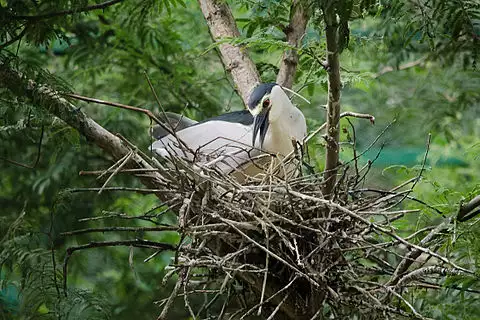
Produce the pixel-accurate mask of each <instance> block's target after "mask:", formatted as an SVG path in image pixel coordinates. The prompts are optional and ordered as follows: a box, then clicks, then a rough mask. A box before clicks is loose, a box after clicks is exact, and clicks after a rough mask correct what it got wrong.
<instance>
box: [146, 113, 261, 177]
mask: <svg viewBox="0 0 480 320" xmlns="http://www.w3.org/2000/svg"><path fill="white" fill-rule="evenodd" d="M252 132H253V126H252V125H244V124H241V123H235V122H228V121H220V120H212V121H207V122H202V123H198V124H196V125H194V126H191V127H187V128H185V129H183V130H180V131H178V132H177V133H176V136H177V137H178V139H180V140H181V141H183V142H184V143H185V145H186V146H187V147H188V148H189V149H190V150H191V152H189V151H188V150H185V148H182V147H181V143H179V141H178V140H177V139H176V138H175V137H174V136H172V135H167V136H165V137H163V138H161V139H160V140H158V141H155V142H154V143H153V144H152V145H151V150H152V151H153V152H155V153H156V154H158V155H159V156H162V157H166V156H169V155H175V156H179V157H183V158H187V159H189V160H193V158H194V156H195V160H196V162H199V163H201V164H202V165H206V166H209V167H215V168H217V169H220V170H221V171H222V172H225V173H229V172H231V171H232V170H236V169H238V168H240V167H241V166H242V165H244V164H245V163H246V162H248V161H249V159H250V158H251V157H254V156H256V155H258V154H259V153H260V152H259V151H257V150H254V149H253V148H252V147H251V145H252Z"/></svg>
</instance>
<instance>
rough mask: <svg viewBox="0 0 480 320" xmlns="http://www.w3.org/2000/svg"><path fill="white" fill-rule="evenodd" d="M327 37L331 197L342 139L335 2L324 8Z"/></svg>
mask: <svg viewBox="0 0 480 320" xmlns="http://www.w3.org/2000/svg"><path fill="white" fill-rule="evenodd" d="M323 16H324V20H325V25H326V39H327V72H328V102H327V133H326V141H327V148H326V157H325V173H324V179H325V185H324V189H323V194H324V196H325V197H326V198H329V197H330V196H331V194H332V191H333V189H334V187H335V182H336V177H337V166H338V155H339V150H340V148H339V139H340V88H341V82H340V63H339V59H338V56H339V54H338V22H337V14H336V12H335V8H334V7H333V4H330V5H327V7H325V8H323Z"/></svg>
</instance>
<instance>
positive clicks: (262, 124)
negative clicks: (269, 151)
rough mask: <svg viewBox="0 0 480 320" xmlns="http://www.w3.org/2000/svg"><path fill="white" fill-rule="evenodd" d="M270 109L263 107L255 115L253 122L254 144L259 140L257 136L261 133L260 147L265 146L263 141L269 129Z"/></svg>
mask: <svg viewBox="0 0 480 320" xmlns="http://www.w3.org/2000/svg"><path fill="white" fill-rule="evenodd" d="M269 111H270V110H268V109H263V110H262V111H260V113H259V114H257V115H256V116H255V120H254V124H253V139H252V146H255V141H257V136H258V134H259V133H260V148H261V147H262V146H263V141H264V140H265V135H266V134H267V130H268V112H269Z"/></svg>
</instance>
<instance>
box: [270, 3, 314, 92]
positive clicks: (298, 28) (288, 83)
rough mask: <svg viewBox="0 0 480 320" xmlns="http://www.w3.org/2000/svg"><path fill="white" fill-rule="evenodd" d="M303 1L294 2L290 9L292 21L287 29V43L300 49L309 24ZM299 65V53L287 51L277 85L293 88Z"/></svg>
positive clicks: (293, 50)
mask: <svg viewBox="0 0 480 320" xmlns="http://www.w3.org/2000/svg"><path fill="white" fill-rule="evenodd" d="M305 6H306V4H305V3H304V2H303V1H302V0H294V1H293V3H292V6H291V8H290V16H291V20H290V23H289V24H288V26H287V27H286V28H285V30H284V31H285V34H286V36H287V42H288V44H289V45H290V46H291V47H295V48H298V47H299V46H300V42H301V40H302V37H303V35H304V34H305V29H306V28H307V22H308V18H309V16H308V11H307V8H305ZM297 65H298V53H297V50H296V49H287V50H286V51H285V52H284V53H283V56H282V62H281V64H280V70H279V71H278V75H277V83H278V84H280V85H282V86H284V87H287V88H292V85H293V81H294V80H295V74H296V71H297Z"/></svg>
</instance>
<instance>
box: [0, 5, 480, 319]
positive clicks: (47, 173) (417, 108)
mask: <svg viewBox="0 0 480 320" xmlns="http://www.w3.org/2000/svg"><path fill="white" fill-rule="evenodd" d="M98 3H100V2H98ZM325 3H326V2H325V1H313V2H312V3H311V4H310V6H309V10H310V11H311V15H312V19H311V21H310V23H309V24H308V27H307V31H306V34H305V36H304V37H303V38H302V42H301V47H300V49H299V54H300V63H299V65H298V72H297V76H296V81H295V85H294V89H296V90H298V91H299V92H300V93H301V94H302V95H304V96H306V97H307V98H308V99H309V100H311V102H312V103H311V104H310V105H307V104H305V103H304V102H302V101H301V100H294V101H295V102H296V103H298V104H299V105H300V107H301V109H302V110H303V112H304V113H305V115H306V116H307V121H308V125H309V128H310V129H314V128H316V127H317V126H318V125H320V124H321V123H323V121H324V113H325V112H324V105H325V103H326V85H327V76H326V71H325V70H324V69H323V68H322V66H321V62H322V61H323V60H324V59H325V43H324V41H325V35H324V26H323V24H322V23H321V19H320V17H319V15H320V11H319V9H318V8H319V7H320V6H322V5H325ZM92 4H95V2H94V1H88V0H76V1H66V0H61V1H53V0H41V1H29V0H17V1H12V0H0V44H1V45H0V48H1V49H0V59H1V61H2V63H8V64H9V65H10V66H13V67H14V68H15V69H16V70H19V71H21V72H22V73H23V74H24V75H25V76H27V77H30V78H33V79H36V80H37V81H40V82H43V83H48V84H49V85H51V86H53V87H55V88H57V89H58V90H60V91H67V92H75V93H78V94H81V95H85V96H89V97H95V98H98V99H104V100H108V101H114V102H120V103H124V104H129V105H134V106H141V107H143V108H147V109H150V110H152V111H154V112H159V111H160V107H159V106H158V105H157V103H156V102H155V99H154V97H153V95H152V93H151V91H150V88H149V86H148V83H147V81H146V76H145V75H148V77H149V78H150V79H151V81H152V83H153V86H154V88H155V90H156V92H157V94H158V95H159V97H160V101H161V104H162V107H163V108H164V109H165V110H168V111H173V112H178V113H183V114H185V115H186V116H189V117H192V118H195V119H197V120H201V119H205V118H208V117H210V116H213V115H217V114H220V113H223V112H227V111H230V110H240V109H242V108H243V106H242V104H241V99H239V97H238V96H237V95H236V94H235V91H234V89H233V87H232V81H231V79H229V78H228V76H227V74H226V72H225V70H224V68H223V66H222V64H221V62H220V59H219V57H218V55H217V52H216V47H215V46H214V45H212V43H211V39H210V35H209V32H208V29H207V26H206V23H205V21H204V18H203V16H202V14H201V11H200V9H199V7H198V4H197V3H196V2H194V1H181V0H163V1H156V0H148V1H139V0H137V1H123V2H120V3H117V4H115V5H113V6H111V7H108V8H105V9H104V10H92V11H89V12H78V11H79V9H80V8H85V7H86V6H88V5H92ZM229 4H230V5H231V8H232V10H233V12H234V16H235V17H236V18H237V23H238V26H239V28H240V31H241V37H240V38H239V39H235V40H232V41H234V42H235V43H240V44H243V45H245V47H246V48H248V50H249V51H250V53H251V55H252V57H253V59H254V61H255V62H256V64H257V67H258V69H259V71H260V73H261V76H262V80H263V81H265V82H269V81H273V80H274V79H275V76H276V72H277V71H278V67H279V63H280V59H281V55H282V52H283V50H284V49H285V48H287V47H288V46H287V44H286V42H285V35H284V33H283V31H282V30H284V27H285V26H286V25H287V24H288V21H289V17H290V14H291V13H290V3H289V1H276V0H262V1H249V0H236V1H229ZM337 4H338V5H339V6H340V8H341V9H342V10H341V12H343V15H344V17H343V19H342V23H343V24H342V27H343V29H342V30H343V33H342V34H343V36H342V37H341V39H340V40H341V42H342V43H343V47H344V50H343V52H342V55H341V66H342V70H341V76H342V83H343V91H342V108H343V110H348V111H355V112H365V113H370V114H373V115H375V117H376V125H375V126H371V125H370V124H368V123H367V122H366V121H365V122H364V121H363V120H355V121H353V122H354V125H355V130H356V138H357V141H356V142H357V147H358V149H359V150H360V151H363V150H365V149H366V148H367V147H368V146H369V145H370V143H371V142H372V141H373V140H374V139H375V138H376V137H377V136H378V135H379V134H380V133H381V132H382V131H383V129H384V128H385V127H386V126H387V125H388V124H389V123H390V122H392V121H393V120H394V119H395V120H396V122H395V123H394V124H393V125H392V126H391V127H390V128H389V129H388V130H387V131H386V133H385V134H384V135H382V136H381V137H380V139H379V142H378V143H377V144H376V145H375V146H374V148H373V149H372V150H371V151H369V152H367V153H365V155H364V156H362V157H361V159H360V163H361V164H365V163H366V162H367V161H368V160H369V159H370V160H372V159H374V158H375V157H376V154H377V152H378V150H379V148H380V146H382V145H383V146H384V149H383V151H382V152H381V153H380V156H379V158H378V159H377V160H376V162H375V163H374V166H373V169H372V170H371V174H370V176H369V178H368V179H367V185H369V186H371V187H387V188H388V187H392V186H394V185H396V184H397V183H399V182H400V181H403V180H405V179H407V178H411V177H414V176H415V175H416V174H418V172H419V170H420V167H419V163H420V162H421V158H422V157H423V153H424V152H425V149H426V143H425V141H426V137H427V135H428V133H431V134H432V141H431V144H430V150H429V157H428V162H427V167H426V172H425V174H424V178H423V179H422V181H421V182H420V183H418V185H417V186H416V189H415V191H414V196H415V197H417V198H418V199H420V200H422V201H425V202H426V203H428V204H430V205H431V206H433V207H435V208H437V209H439V210H441V211H442V212H443V213H444V215H446V216H451V215H455V214H456V210H457V209H458V206H459V203H460V202H461V201H464V200H469V199H471V198H473V197H474V196H475V195H477V194H479V193H480V184H479V181H480V161H479V157H480V139H479V138H478V137H479V136H480V118H479V110H480V74H479V72H478V69H477V61H478V51H479V48H480V7H479V5H478V3H477V2H476V1H457V0H455V1H418V2H415V3H413V2H409V3H405V2H404V1H340V2H338V3H337ZM64 10H71V11H72V12H74V13H73V14H68V15H58V16H51V17H50V16H49V14H51V13H52V12H61V11H64ZM347 20H349V22H348V24H347V23H346V21H347ZM348 31H349V32H348ZM17 35H21V36H22V39H21V41H11V40H12V39H15V37H16V36H17ZM229 41H230V40H229ZM10 42H11V43H10ZM3 44H5V45H3ZM72 102H73V103H74V104H75V105H77V106H78V107H80V108H82V110H83V111H84V112H86V113H87V114H88V115H89V116H91V117H92V118H94V119H95V120H96V121H97V122H99V123H100V124H101V125H102V126H104V127H105V128H107V129H108V130H110V131H111V132H114V133H120V134H121V135H122V136H124V137H126V138H127V139H128V140H130V141H131V142H133V143H134V144H136V145H137V146H139V147H140V148H142V149H143V150H146V149H147V146H148V145H149V144H150V143H151V138H150V137H149V126H150V122H149V120H148V119H147V118H146V117H145V116H143V115H139V114H137V113H134V112H129V111H126V110H121V109H115V108H111V107H106V106H102V105H96V104H86V103H82V102H78V101H72ZM0 125H1V126H0V141H1V142H0V157H1V160H0V168H1V175H0V205H1V207H2V210H1V214H0V235H1V240H0V248H1V251H0V252H1V253H0V267H1V269H0V285H1V286H0V315H1V318H3V319H19V318H20V319H30V318H38V317H40V318H45V319H50V318H51V319H53V318H61V319H80V318H85V319H95V318H98V319H105V318H109V317H112V318H115V319H131V318H133V317H137V318H141V319H148V318H154V317H156V316H158V313H159V312H160V308H158V307H157V306H156V305H155V304H154V302H155V301H158V300H161V299H163V298H165V297H166V296H168V294H169V292H170V290H171V285H170V284H169V283H167V284H164V283H162V278H163V276H164V274H165V267H166V266H167V265H168V264H169V263H170V261H171V256H170V255H169V254H168V253H161V254H159V255H158V256H156V257H155V258H154V259H152V260H150V261H148V262H143V261H144V259H146V258H147V257H149V256H150V255H151V254H152V252H151V251H149V250H145V249H138V248H135V249H133V248H128V247H118V248H99V249H93V250H88V251H84V252H78V253H75V254H74V256H73V258H72V259H71V261H70V263H69V273H68V284H69V289H68V295H67V297H65V296H64V295H63V289H62V288H61V286H62V280H63V279H62V277H63V276H62V272H61V271H62V270H61V264H62V259H63V257H64V254H65V249H66V248H67V247H68V246H72V245H77V244H83V243H88V242H91V241H103V240H120V239H142V238H143V239H149V240H155V241H163V242H171V243H177V242H178V241H179V239H178V235H176V234H175V233H152V232H150V233H145V234H131V233H130V234H128V233H99V234H84V235H78V236H75V237H69V238H65V237H62V236H61V235H60V233H62V232H65V231H70V230H74V229H81V228H88V227H93V226H95V227H101V226H111V225H115V226H151V225H152V224H174V223H175V217H174V215H173V214H171V213H168V212H167V213H165V212H164V210H163V209H164V207H162V206H159V203H158V202H157V199H156V198H154V197H152V196H142V195H138V194H132V193H124V192H103V193H102V194H101V195H98V194H96V193H89V192H74V191H75V190H72V189H74V188H87V187H99V186H101V185H102V184H103V182H104V180H103V181H98V180H95V179H94V178H93V177H91V176H79V174H78V173H79V171H82V170H101V169H105V168H107V167H109V166H110V165H111V164H112V159H111V158H110V157H109V156H108V155H106V154H104V153H103V152H102V151H101V150H99V149H98V148H96V147H95V146H93V145H92V144H91V143H90V142H89V141H87V140H86V139H85V138H84V137H82V136H80V135H79V134H78V133H77V132H76V131H74V130H73V129H71V128H70V127H68V126H66V125H65V124H64V123H62V122H61V121H59V120H58V119H55V118H53V117H52V116H50V115H48V114H47V113H46V112H45V111H44V110H41V109H39V108H38V106H35V105H31V104H29V102H28V100H27V99H25V98H23V97H21V96H16V95H14V94H13V93H12V92H9V91H7V90H6V89H3V88H0ZM342 127H344V128H345V130H346V131H349V132H350V136H351V133H352V132H351V128H350V126H349V124H348V122H346V121H343V120H342ZM342 141H343V142H345V143H344V144H342V152H343V153H342V159H344V160H347V159H348V158H349V157H351V144H349V143H348V136H347V134H346V133H344V134H342ZM39 145H41V151H40V153H39V152H38V150H39ZM309 154H310V156H311V159H310V161H311V163H312V164H314V165H315V166H316V170H321V169H322V167H323V155H324V150H323V141H322V138H321V137H318V139H316V140H315V141H314V142H313V143H312V144H311V145H310V146H309ZM37 157H38V160H37ZM5 159H8V160H10V161H7V160H5ZM12 161H15V162H17V164H14V163H12ZM18 163H22V164H24V165H28V166H34V168H25V167H22V166H19V165H18ZM110 185H120V186H131V187H138V186H140V185H139V183H138V181H136V180H134V179H133V178H131V177H129V176H116V177H115V178H114V180H113V181H112V182H111V183H110ZM410 206H412V207H413V206H414V204H410ZM416 208H418V205H416ZM420 208H421V209H422V210H421V212H420V214H418V215H409V216H406V217H405V218H404V219H401V220H399V221H397V222H395V225H394V226H395V227H396V228H397V229H398V231H399V232H400V233H401V232H402V231H405V232H406V231H414V230H415V229H417V228H421V227H423V226H425V225H429V224H435V222H436V221H437V220H438V219H439V216H438V213H436V212H435V211H432V210H431V209H428V208H427V207H420ZM150 210H152V211H150ZM148 211H150V214H152V219H151V221H142V222H138V221H132V220H127V219H121V218H119V217H112V218H109V219H103V220H95V221H90V222H81V221H79V219H81V218H89V217H94V216H102V215H108V214H110V215H112V213H115V214H117V215H119V214H126V215H130V216H133V215H137V216H138V215H141V214H143V213H145V212H148ZM478 221H479V220H478V218H476V219H473V220H470V221H468V222H466V223H458V224H456V225H455V232H454V233H452V234H453V236H451V237H450V238H449V239H447V241H444V242H441V243H439V245H441V246H443V247H442V250H443V251H444V253H445V254H447V255H448V256H449V257H455V258H457V259H459V261H461V262H462V263H465V264H468V265H470V266H472V267H473V268H478V266H479V264H480V241H479V240H478V237H476V236H475V234H477V235H478V233H479V232H480V224H479V223H478ZM53 253H55V254H54V255H53ZM53 259H54V260H53ZM441 285H443V286H444V287H448V288H449V289H445V290H432V291H423V292H415V293H412V294H415V295H416V296H415V301H416V307H417V308H418V309H419V310H422V311H423V312H426V313H427V315H429V316H432V317H435V318H438V319H444V318H447V317H449V318H451V319H474V318H475V315H478V314H479V313H480V305H479V304H478V298H479V296H478V291H477V293H474V292H468V290H480V285H479V283H478V281H477V282H475V281H465V280H464V279H462V278H454V277H451V278H449V279H448V280H447V281H446V282H445V283H441ZM467 289H468V290H467ZM476 301H477V303H476ZM180 317H186V314H185V313H184V310H183V308H182V303H181V301H178V308H175V312H174V313H172V314H171V318H172V319H178V318H180Z"/></svg>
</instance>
